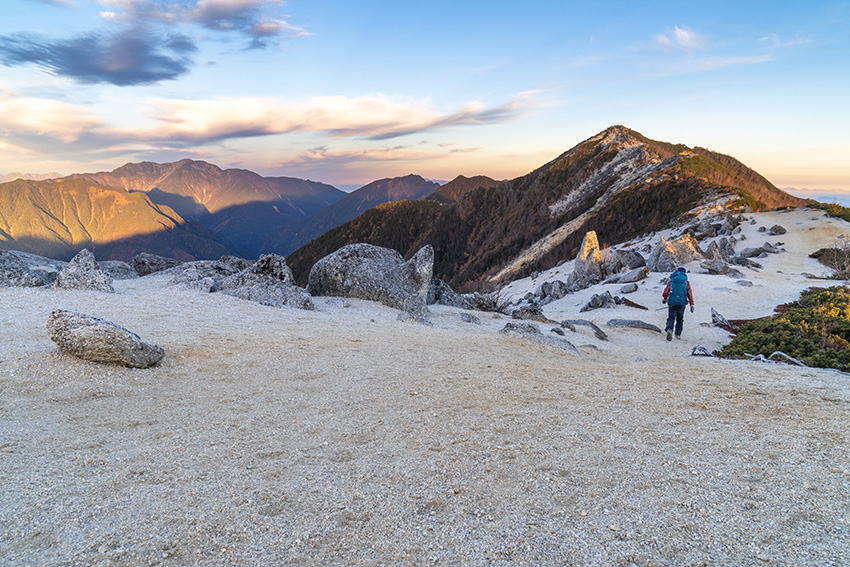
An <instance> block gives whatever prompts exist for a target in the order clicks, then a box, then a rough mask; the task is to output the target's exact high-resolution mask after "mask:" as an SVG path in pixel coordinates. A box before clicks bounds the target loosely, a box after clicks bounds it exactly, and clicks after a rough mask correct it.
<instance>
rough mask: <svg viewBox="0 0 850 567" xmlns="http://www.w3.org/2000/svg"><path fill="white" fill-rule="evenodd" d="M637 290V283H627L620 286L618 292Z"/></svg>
mask: <svg viewBox="0 0 850 567" xmlns="http://www.w3.org/2000/svg"><path fill="white" fill-rule="evenodd" d="M637 290H638V284H636V283H628V284H626V285H624V286H622V287H621V288H620V293H634V292H636V291H637Z"/></svg>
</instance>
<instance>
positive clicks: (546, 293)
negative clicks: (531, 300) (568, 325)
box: [536, 280, 569, 305]
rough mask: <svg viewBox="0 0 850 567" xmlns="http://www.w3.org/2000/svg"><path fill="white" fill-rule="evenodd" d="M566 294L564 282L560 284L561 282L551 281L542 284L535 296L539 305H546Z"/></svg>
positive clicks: (567, 291)
mask: <svg viewBox="0 0 850 567" xmlns="http://www.w3.org/2000/svg"><path fill="white" fill-rule="evenodd" d="M568 293H569V288H568V287H567V284H566V283H565V282H562V281H561V280H553V281H551V282H543V284H542V285H541V286H540V288H539V289H538V290H537V293H536V295H537V296H538V297H539V303H540V304H541V305H546V304H547V303H551V302H553V301H556V300H558V299H561V298H562V297H564V296H566V295H567V294H568Z"/></svg>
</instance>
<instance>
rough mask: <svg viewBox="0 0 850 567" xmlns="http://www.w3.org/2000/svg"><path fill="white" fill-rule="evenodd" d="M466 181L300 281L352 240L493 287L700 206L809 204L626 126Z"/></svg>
mask: <svg viewBox="0 0 850 567" xmlns="http://www.w3.org/2000/svg"><path fill="white" fill-rule="evenodd" d="M463 183H464V184H465V186H464V187H463V190H461V191H457V192H456V193H452V192H451V191H446V189H445V188H443V189H442V190H441V191H440V192H439V193H438V194H437V195H435V196H433V197H432V198H431V199H429V200H423V201H416V202H401V203H395V204H389V205H383V206H381V207H377V208H375V209H372V210H370V211H367V212H366V213H364V214H363V215H361V216H360V217H358V218H356V219H354V220H352V221H351V222H349V223H346V224H344V225H341V226H340V227H338V228H336V229H334V230H331V231H330V232H328V233H327V234H325V235H323V236H322V237H320V238H317V239H316V240H314V241H313V242H310V243H309V244H308V245H306V246H305V247H303V248H302V249H300V250H298V251H296V252H295V253H293V254H292V255H290V256H289V258H288V260H289V262H290V266H291V267H292V268H293V271H295V272H296V274H299V275H300V274H301V273H303V272H302V271H303V270H305V269H306V270H309V264H311V262H312V261H314V260H315V259H317V258H321V257H322V256H323V255H324V254H327V253H330V252H332V251H333V250H334V249H336V248H338V247H340V246H342V245H345V244H349V243H352V242H369V243H372V244H377V245H380V246H388V247H393V248H396V249H397V250H399V252H401V253H402V254H403V255H405V256H406V257H409V256H410V255H411V254H412V253H413V252H415V251H416V250H418V249H419V248H421V247H422V246H424V245H425V244H431V245H432V246H434V249H435V258H436V261H435V268H434V272H435V276H437V277H442V278H444V279H446V280H447V281H451V283H452V284H453V285H454V286H462V285H464V284H466V285H470V284H472V283H473V282H476V281H480V280H487V281H489V282H490V283H491V284H492V283H497V282H502V281H508V280H510V279H513V278H516V277H522V276H524V275H527V274H529V273H530V272H532V271H535V270H541V269H546V268H549V267H551V266H554V265H555V264H557V263H558V262H560V261H562V260H565V259H568V258H572V257H574V256H575V254H576V252H577V250H578V247H579V245H580V243H581V239H582V237H583V236H584V234H585V232H587V231H588V230H595V231H596V233H597V234H598V235H599V239H600V242H602V243H603V245H604V244H606V243H614V242H622V241H625V240H628V239H630V238H633V237H635V236H638V235H640V234H644V233H647V232H651V231H654V230H658V229H660V228H662V227H664V226H666V225H668V224H671V223H674V222H676V220H677V219H679V218H681V217H682V216H683V215H684V214H686V213H687V212H688V211H690V210H692V209H694V208H695V207H699V206H707V205H710V204H718V203H723V204H727V205H729V204H734V205H736V206H740V207H750V208H751V209H753V210H764V209H770V208H774V207H780V206H798V205H802V204H805V201H804V200H802V199H799V198H797V197H793V196H791V195H789V194H787V193H785V192H783V191H781V190H779V189H777V188H776V187H775V186H774V185H773V184H771V183H770V182H769V181H768V180H766V179H765V178H764V177H762V176H761V175H759V174H758V173H756V172H754V171H753V170H751V169H749V168H748V167H746V166H745V165H743V164H742V163H740V162H739V161H738V160H736V159H734V158H732V157H730V156H727V155H724V154H720V153H717V152H713V151H710V150H707V149H704V148H699V147H696V148H689V147H687V146H685V145H682V144H670V143H666V142H658V141H655V140H650V139H649V138H646V137H644V136H642V135H641V134H639V133H637V132H635V131H633V130H630V129H628V128H626V127H624V126H612V127H610V128H607V129H606V130H604V131H602V132H600V133H599V134H597V135H596V136H593V137H591V138H589V139H587V140H585V141H584V142H581V143H580V144H578V145H577V146H575V147H574V148H572V149H571V150H569V151H567V152H564V153H563V154H561V155H560V156H558V157H557V158H555V159H554V160H552V161H550V162H549V163H547V164H545V165H543V166H541V167H540V168H538V169H536V170H535V171H533V172H531V173H529V174H527V175H524V176H522V177H518V178H516V179H512V180H509V181H504V182H497V183H494V182H493V180H486V178H484V180H482V181H481V182H479V183H476V185H478V186H477V187H475V188H470V187H469V186H468V183H467V182H466V181H463ZM446 193H448V196H446V195H445V194H446Z"/></svg>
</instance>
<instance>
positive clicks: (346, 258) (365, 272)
mask: <svg viewBox="0 0 850 567" xmlns="http://www.w3.org/2000/svg"><path fill="white" fill-rule="evenodd" d="M433 270H434V249H433V248H432V247H431V246H425V247H423V248H422V249H421V250H419V251H418V252H417V253H416V254H415V255H414V256H413V258H411V259H410V260H409V261H407V262H405V261H404V258H402V256H401V254H399V253H398V252H396V251H395V250H391V249H389V248H381V247H379V246H373V245H371V244H349V245H348V246H344V247H343V248H340V249H339V250H337V251H336V252H334V253H332V254H329V255H328V256H325V257H324V258H322V259H321V260H319V261H318V262H316V264H315V265H314V266H313V268H312V269H311V270H310V276H309V280H308V284H307V290H308V291H309V292H310V294H312V295H332V296H339V297H353V298H357V299H366V300H370V301H379V302H381V303H383V304H384V305H387V306H389V307H393V308H395V309H400V310H402V311H408V312H410V313H412V314H414V315H417V316H424V315H426V314H427V313H428V308H427V307H426V304H425V300H426V299H427V296H428V285H429V283H430V282H431V276H432V274H433Z"/></svg>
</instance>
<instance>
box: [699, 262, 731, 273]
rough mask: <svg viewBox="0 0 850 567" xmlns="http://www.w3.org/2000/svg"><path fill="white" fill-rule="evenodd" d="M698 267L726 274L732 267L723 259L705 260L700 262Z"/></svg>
mask: <svg viewBox="0 0 850 567" xmlns="http://www.w3.org/2000/svg"><path fill="white" fill-rule="evenodd" d="M699 267H700V268H702V269H703V270H706V271H707V272H708V273H709V274H714V275H723V274H728V273H729V272H730V271H731V270H732V267H731V266H729V264H727V263H726V262H724V261H723V260H706V261H705V262H700V265H699Z"/></svg>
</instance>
